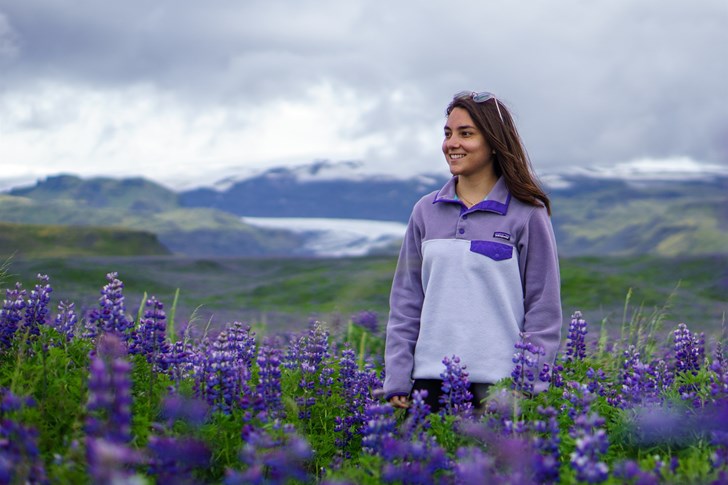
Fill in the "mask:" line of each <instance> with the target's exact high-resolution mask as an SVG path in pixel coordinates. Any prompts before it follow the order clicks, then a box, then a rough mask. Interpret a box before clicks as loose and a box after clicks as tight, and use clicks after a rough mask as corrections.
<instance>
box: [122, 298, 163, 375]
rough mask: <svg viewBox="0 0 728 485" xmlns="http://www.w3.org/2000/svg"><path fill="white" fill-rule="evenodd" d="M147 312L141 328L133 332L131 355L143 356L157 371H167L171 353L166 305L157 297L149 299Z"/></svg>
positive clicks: (130, 343)
mask: <svg viewBox="0 0 728 485" xmlns="http://www.w3.org/2000/svg"><path fill="white" fill-rule="evenodd" d="M145 306H146V310H145V311H144V316H143V317H142V321H141V322H140V324H139V328H137V329H134V330H133V331H132V335H131V340H130V342H129V353H130V354H139V355H143V356H144V357H145V358H146V359H147V362H149V363H150V364H153V365H154V368H155V370H157V371H165V370H166V369H167V367H168V365H169V363H168V360H169V358H168V354H169V353H170V351H171V348H170V344H169V341H168V340H167V321H166V320H167V315H166V314H165V313H164V305H163V304H162V302H161V301H159V300H157V298H156V297H154V296H152V297H151V298H149V299H147V301H146V303H145Z"/></svg>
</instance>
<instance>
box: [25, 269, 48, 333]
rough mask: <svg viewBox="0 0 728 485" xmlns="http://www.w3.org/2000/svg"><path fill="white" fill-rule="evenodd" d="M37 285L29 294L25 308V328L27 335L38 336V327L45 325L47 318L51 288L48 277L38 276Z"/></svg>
mask: <svg viewBox="0 0 728 485" xmlns="http://www.w3.org/2000/svg"><path fill="white" fill-rule="evenodd" d="M37 277H38V284H37V285H35V288H34V289H33V290H32V291H31V292H30V297H28V303H27V305H26V306H25V328H26V329H27V331H28V334H29V335H39V334H40V330H39V328H38V326H39V325H45V324H46V323H47V320H46V319H47V317H48V302H49V301H50V299H51V292H52V291H53V288H51V285H49V284H48V281H49V278H48V275H43V274H38V276H37Z"/></svg>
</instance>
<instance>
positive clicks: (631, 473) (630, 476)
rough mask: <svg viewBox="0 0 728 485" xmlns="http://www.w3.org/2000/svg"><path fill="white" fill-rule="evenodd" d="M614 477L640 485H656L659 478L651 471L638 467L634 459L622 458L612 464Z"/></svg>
mask: <svg viewBox="0 0 728 485" xmlns="http://www.w3.org/2000/svg"><path fill="white" fill-rule="evenodd" d="M614 477H615V478H618V479H621V480H622V481H623V482H624V483H639V484H640V485H657V484H658V483H660V479H659V478H658V477H656V476H655V475H654V474H653V473H650V472H646V471H643V470H641V469H640V466H639V464H637V462H635V461H634V460H624V461H621V462H619V463H617V464H616V465H614Z"/></svg>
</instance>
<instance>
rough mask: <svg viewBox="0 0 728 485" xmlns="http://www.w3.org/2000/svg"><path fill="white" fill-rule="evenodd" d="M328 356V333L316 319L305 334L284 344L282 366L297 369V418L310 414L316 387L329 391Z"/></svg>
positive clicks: (330, 381) (331, 373)
mask: <svg viewBox="0 0 728 485" xmlns="http://www.w3.org/2000/svg"><path fill="white" fill-rule="evenodd" d="M330 356H331V355H330V353H329V333H328V331H326V329H325V328H324V327H323V326H322V325H321V324H320V323H318V322H314V324H313V325H312V327H311V328H310V329H309V331H308V332H307V333H306V334H305V335H303V336H301V337H299V338H298V339H294V340H293V342H291V344H290V345H289V346H288V352H287V354H286V357H285V364H284V366H285V367H286V368H288V369H298V370H300V372H301V380H300V381H299V383H298V388H299V393H298V395H297V396H296V404H297V405H298V417H299V419H304V420H305V419H310V418H311V407H312V406H313V405H314V404H316V397H315V396H316V390H317V389H320V388H321V387H322V386H323V388H324V389H325V392H326V393H327V394H328V393H329V392H330V390H329V389H328V387H329V386H330V385H331V384H332V383H333V371H332V370H331V369H330V368H325V366H324V363H325V361H326V360H327V359H329V358H330Z"/></svg>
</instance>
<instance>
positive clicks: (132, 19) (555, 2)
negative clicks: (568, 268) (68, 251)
mask: <svg viewBox="0 0 728 485" xmlns="http://www.w3.org/2000/svg"><path fill="white" fill-rule="evenodd" d="M727 26H728V2H726V0H692V1H689V2H688V1H684V0H590V1H586V0H531V1H528V0H523V1H512V2H506V1H502V0H501V1H492V0H477V1H457V0H455V1H447V2H446V1H444V0H443V1H435V0H432V1H422V0H398V1H386V2H385V1H381V0H353V1H340V0H339V1H299V0H247V1H241V0H212V1H209V2H200V1H192V0H156V1H151V2H150V1H147V0H143V1H142V0H125V1H123V2H104V1H98V0H0V167H1V172H2V174H1V175H0V178H5V179H9V178H12V179H18V180H20V179H30V178H34V177H43V176H45V175H49V174H55V173H60V172H66V173H76V174H80V175H83V176H90V175H111V176H121V175H144V176H147V177H150V178H152V179H155V180H157V181H160V182H163V183H169V184H176V183H178V182H179V181H187V182H189V181H198V182H201V181H206V180H209V179H210V178H214V177H216V176H218V175H219V174H227V173H230V172H237V173H241V174H242V173H245V172H246V171H248V170H255V169H264V168H268V167H273V166H280V165H299V164H303V163H307V162H311V161H312V160H316V159H329V160H333V161H339V160H360V161H362V162H363V163H364V166H365V168H366V169H367V170H369V171H371V172H378V173H381V172H391V173H395V174H397V175H403V174H409V173H422V172H438V171H439V172H442V173H445V171H446V167H445V165H444V162H443V160H442V156H441V154H440V151H439V150H440V143H441V136H442V135H441V134H442V125H443V122H444V113H443V110H444V108H445V106H446V104H447V102H448V101H449V99H450V97H451V95H452V93H454V92H457V91H460V90H463V89H473V90H488V91H492V92H494V93H496V94H497V95H498V96H499V97H500V98H501V99H502V100H503V101H504V102H505V103H506V104H507V105H508V106H509V107H510V108H511V109H512V110H513V112H514V114H515V116H516V118H517V122H518V124H519V128H520V130H521V134H522V136H523V138H524V140H525V142H526V145H527V148H528V150H529V153H530V155H531V158H532V160H533V163H534V165H535V167H536V168H537V170H538V171H541V172H542V171H547V170H563V169H568V168H569V167H574V166H580V167H584V166H592V165H599V166H602V167H609V166H611V165H615V166H616V165H618V164H624V163H625V162H631V161H635V160H642V161H644V160H645V159H647V160H673V161H674V160H685V161H687V162H689V163H698V164H706V165H711V166H713V167H723V168H725V167H726V166H728V28H727Z"/></svg>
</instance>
